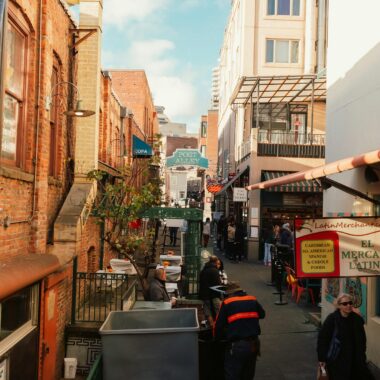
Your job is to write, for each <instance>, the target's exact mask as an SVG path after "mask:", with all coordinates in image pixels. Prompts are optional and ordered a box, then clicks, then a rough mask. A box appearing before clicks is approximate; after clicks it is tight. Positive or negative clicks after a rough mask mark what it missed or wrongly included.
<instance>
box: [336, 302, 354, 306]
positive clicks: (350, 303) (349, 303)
mask: <svg viewBox="0 0 380 380" xmlns="http://www.w3.org/2000/svg"><path fill="white" fill-rule="evenodd" d="M339 305H343V306H347V305H351V306H352V305H353V303H352V301H348V302H341V303H340V304H339Z"/></svg>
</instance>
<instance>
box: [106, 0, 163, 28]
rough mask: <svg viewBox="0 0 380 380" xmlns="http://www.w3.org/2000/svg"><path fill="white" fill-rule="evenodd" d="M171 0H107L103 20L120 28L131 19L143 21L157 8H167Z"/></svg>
mask: <svg viewBox="0 0 380 380" xmlns="http://www.w3.org/2000/svg"><path fill="white" fill-rule="evenodd" d="M169 1H170V0H106V1H105V4H104V14H103V21H104V23H105V24H112V25H115V26H117V27H119V28H121V27H123V26H125V25H126V24H128V22H130V21H142V20H144V19H146V18H147V17H149V16H151V15H152V14H153V13H154V12H156V11H157V10H160V9H162V8H165V7H166V6H167V5H168V4H169Z"/></svg>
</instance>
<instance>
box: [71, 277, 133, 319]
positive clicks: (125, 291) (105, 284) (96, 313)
mask: <svg viewBox="0 0 380 380" xmlns="http://www.w3.org/2000/svg"><path fill="white" fill-rule="evenodd" d="M135 291H136V280H132V279H131V278H128V275H126V274H118V273H86V272H76V273H74V278H73V300H72V302H73V306H72V323H73V324H74V323H77V322H104V320H105V319H106V317H107V315H108V313H109V312H110V311H117V310H123V303H124V302H125V301H126V300H128V299H130V298H131V297H134V294H133V292H135Z"/></svg>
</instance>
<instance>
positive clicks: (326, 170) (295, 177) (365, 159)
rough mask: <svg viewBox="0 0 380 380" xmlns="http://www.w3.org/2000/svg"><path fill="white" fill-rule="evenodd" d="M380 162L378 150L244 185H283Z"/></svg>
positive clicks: (265, 187)
mask: <svg viewBox="0 0 380 380" xmlns="http://www.w3.org/2000/svg"><path fill="white" fill-rule="evenodd" d="M377 162H380V150H374V151H372V152H368V153H363V154H360V155H358V156H353V157H348V158H343V159H341V160H338V161H334V162H331V163H329V164H326V165H322V166H318V167H316V168H313V169H309V170H305V171H301V172H297V173H292V174H288V175H285V176H283V177H279V178H275V179H271V180H269V181H263V182H258V183H255V184H252V185H249V186H247V187H246V189H247V190H262V189H267V188H268V187H273V186H280V185H285V184H287V183H293V182H298V181H303V180H311V179H317V178H322V177H326V176H328V175H331V174H336V173H341V172H344V171H346V170H351V169H355V168H358V167H360V166H365V165H371V164H375V163H377Z"/></svg>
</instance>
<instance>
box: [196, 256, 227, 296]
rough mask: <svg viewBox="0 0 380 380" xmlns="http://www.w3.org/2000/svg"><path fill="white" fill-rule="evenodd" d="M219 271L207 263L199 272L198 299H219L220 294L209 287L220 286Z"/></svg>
mask: <svg viewBox="0 0 380 380" xmlns="http://www.w3.org/2000/svg"><path fill="white" fill-rule="evenodd" d="M221 284H222V282H221V279H220V273H219V269H218V268H217V267H216V265H215V263H212V262H208V263H206V264H205V266H204V268H203V269H202V270H201V273H200V279H199V297H200V299H201V300H210V299H212V298H219V297H220V294H219V293H218V292H215V291H213V290H211V289H210V286H217V285H221Z"/></svg>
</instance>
